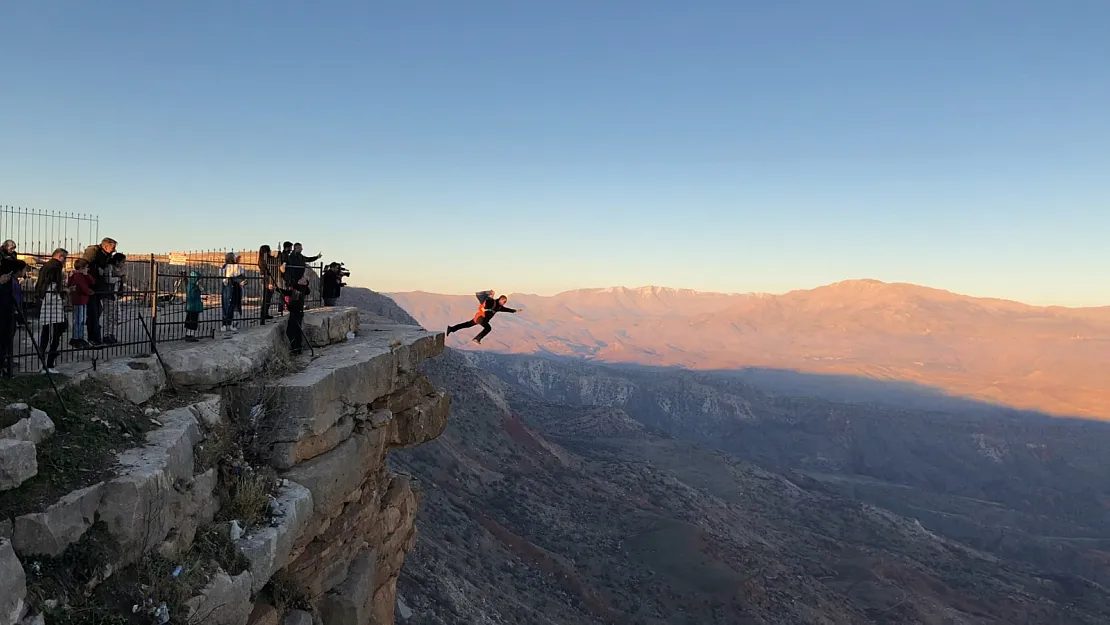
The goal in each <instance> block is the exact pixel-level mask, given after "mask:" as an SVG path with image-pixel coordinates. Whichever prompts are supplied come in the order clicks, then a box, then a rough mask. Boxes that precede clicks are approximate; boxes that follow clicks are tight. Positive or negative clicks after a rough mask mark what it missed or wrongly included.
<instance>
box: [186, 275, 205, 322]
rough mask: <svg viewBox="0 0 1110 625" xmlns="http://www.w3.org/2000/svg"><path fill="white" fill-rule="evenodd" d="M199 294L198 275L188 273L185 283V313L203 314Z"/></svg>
mask: <svg viewBox="0 0 1110 625" xmlns="http://www.w3.org/2000/svg"><path fill="white" fill-rule="evenodd" d="M200 294H201V289H200V274H198V273H197V272H195V271H193V272H191V273H189V280H188V281H187V282H186V283H185V312H187V313H200V312H204V300H203V299H202V298H201V296H200Z"/></svg>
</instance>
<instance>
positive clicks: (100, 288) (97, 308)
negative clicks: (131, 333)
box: [82, 237, 117, 347]
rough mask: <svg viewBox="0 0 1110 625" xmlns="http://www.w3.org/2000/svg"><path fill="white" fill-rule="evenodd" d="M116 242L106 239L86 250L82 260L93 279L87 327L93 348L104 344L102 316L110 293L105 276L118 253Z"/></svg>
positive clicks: (86, 316) (89, 340)
mask: <svg viewBox="0 0 1110 625" xmlns="http://www.w3.org/2000/svg"><path fill="white" fill-rule="evenodd" d="M116 245H117V243H116V240H115V239H111V238H108V237H105V238H104V239H102V240H101V241H100V245H90V246H88V247H87V248H85V253H84V254H83V255H82V258H84V259H85V262H87V263H88V264H89V272H88V275H89V276H91V278H92V286H93V294H92V295H91V296H90V297H89V302H88V305H87V309H86V315H85V325H86V326H87V328H88V342H89V344H91V345H92V346H93V347H99V346H100V344H101V343H103V337H102V336H101V331H100V315H101V312H102V310H103V297H104V296H105V295H106V294H107V293H108V278H107V276H106V275H105V273H106V270H107V268H108V262H109V261H110V260H111V259H112V254H115V253H116Z"/></svg>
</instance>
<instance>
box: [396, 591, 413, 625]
mask: <svg viewBox="0 0 1110 625" xmlns="http://www.w3.org/2000/svg"><path fill="white" fill-rule="evenodd" d="M396 615H397V619H398V620H401V621H407V620H409V619H410V618H412V608H410V607H409V606H408V604H407V603H405V598H404V597H402V596H401V595H399V594H398V595H397V611H396Z"/></svg>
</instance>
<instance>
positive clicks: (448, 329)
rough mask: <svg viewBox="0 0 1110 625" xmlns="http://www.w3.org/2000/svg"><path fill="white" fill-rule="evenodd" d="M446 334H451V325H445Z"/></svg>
mask: <svg viewBox="0 0 1110 625" xmlns="http://www.w3.org/2000/svg"><path fill="white" fill-rule="evenodd" d="M446 336H451V326H447V334H446Z"/></svg>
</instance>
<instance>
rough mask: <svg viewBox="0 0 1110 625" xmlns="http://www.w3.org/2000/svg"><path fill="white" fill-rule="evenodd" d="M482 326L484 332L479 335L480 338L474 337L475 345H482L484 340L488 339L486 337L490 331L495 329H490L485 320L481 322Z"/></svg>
mask: <svg viewBox="0 0 1110 625" xmlns="http://www.w3.org/2000/svg"><path fill="white" fill-rule="evenodd" d="M481 324H482V331H481V332H479V333H478V336H476V337H474V342H475V343H481V342H482V339H484V338H486V335H487V334H489V333H490V331H492V330H493V328H492V327H490V325H489V322H488V321H486V320H485V319H483V320H482V321H481Z"/></svg>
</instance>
